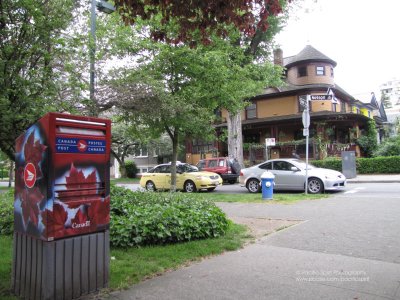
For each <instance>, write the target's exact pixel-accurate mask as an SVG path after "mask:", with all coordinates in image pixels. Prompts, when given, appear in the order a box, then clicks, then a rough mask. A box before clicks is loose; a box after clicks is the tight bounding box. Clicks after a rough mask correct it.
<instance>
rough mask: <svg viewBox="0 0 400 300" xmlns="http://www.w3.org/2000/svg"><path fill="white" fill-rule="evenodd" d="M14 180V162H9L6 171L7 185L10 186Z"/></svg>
mask: <svg viewBox="0 0 400 300" xmlns="http://www.w3.org/2000/svg"><path fill="white" fill-rule="evenodd" d="M13 181H14V162H13V161H11V163H10V170H9V172H8V187H9V188H10V187H11V186H12V182H13Z"/></svg>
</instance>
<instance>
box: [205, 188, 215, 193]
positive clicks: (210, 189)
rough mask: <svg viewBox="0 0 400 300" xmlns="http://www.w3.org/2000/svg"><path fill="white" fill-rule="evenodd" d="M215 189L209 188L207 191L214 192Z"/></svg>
mask: <svg viewBox="0 0 400 300" xmlns="http://www.w3.org/2000/svg"><path fill="white" fill-rule="evenodd" d="M213 190H215V188H208V189H207V191H209V192H212V191H213Z"/></svg>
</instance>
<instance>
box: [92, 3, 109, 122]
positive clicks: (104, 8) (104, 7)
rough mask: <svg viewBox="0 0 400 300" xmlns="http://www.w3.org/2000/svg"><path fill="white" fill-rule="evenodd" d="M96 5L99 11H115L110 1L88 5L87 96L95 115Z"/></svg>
mask: <svg viewBox="0 0 400 300" xmlns="http://www.w3.org/2000/svg"><path fill="white" fill-rule="evenodd" d="M96 7H97V8H98V10H99V11H101V12H104V13H106V14H111V13H112V12H114V11H115V7H114V6H113V5H111V4H110V3H107V0H101V1H99V2H97V0H92V2H91V7H90V41H89V54H90V55H89V59H90V67H89V72H90V81H89V90H90V94H89V98H90V106H91V108H90V115H92V116H97V109H95V107H96V94H95V78H96V75H95V73H96V69H95V60H96Z"/></svg>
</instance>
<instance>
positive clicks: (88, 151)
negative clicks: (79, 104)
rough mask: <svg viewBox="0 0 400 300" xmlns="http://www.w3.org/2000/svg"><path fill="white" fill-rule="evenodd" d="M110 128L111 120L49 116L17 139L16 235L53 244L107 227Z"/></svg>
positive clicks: (58, 115) (59, 115)
mask: <svg viewBox="0 0 400 300" xmlns="http://www.w3.org/2000/svg"><path fill="white" fill-rule="evenodd" d="M110 130H111V126H110V120H106V119H100V118H92V117H81V116H73V115H68V114H60V113H48V114H47V115H45V116H43V117H42V118H41V119H40V120H39V121H38V122H37V123H35V124H34V125H32V126H31V127H30V128H29V129H27V130H26V132H25V133H24V134H22V135H21V136H20V137H19V138H18V139H17V140H16V178H15V201H14V220H15V222H14V223H15V229H14V230H15V231H16V232H20V233H23V234H27V235H29V236H32V237H35V238H38V239H41V240H44V241H52V240H56V239H60V238H64V237H68V236H76V235H81V234H87V233H92V232H97V231H103V230H106V229H108V227H109V221H110V217H109V215H110V187H109V178H110V165H109V160H110V136H111V132H110Z"/></svg>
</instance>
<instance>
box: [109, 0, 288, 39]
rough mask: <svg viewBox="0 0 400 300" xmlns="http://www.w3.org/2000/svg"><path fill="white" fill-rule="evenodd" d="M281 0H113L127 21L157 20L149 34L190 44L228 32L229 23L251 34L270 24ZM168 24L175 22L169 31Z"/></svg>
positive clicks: (263, 29) (280, 6)
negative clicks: (270, 18) (140, 19)
mask: <svg viewBox="0 0 400 300" xmlns="http://www.w3.org/2000/svg"><path fill="white" fill-rule="evenodd" d="M285 2H286V1H282V0H250V1H240V0H231V1H218V0H192V1H182V0H163V1H131V0H116V1H115V4H116V7H117V9H118V12H119V13H120V14H121V16H122V18H123V19H124V21H125V22H126V23H131V24H133V23H135V22H136V21H137V20H138V19H139V18H142V19H144V20H154V19H157V20H160V22H158V24H157V25H158V26H157V27H152V28H151V30H152V37H153V38H155V39H156V40H163V41H168V42H171V43H179V42H185V43H186V44H187V45H191V46H193V43H196V42H195V41H196V40H199V37H200V39H201V41H202V42H203V44H208V43H209V42H210V37H211V36H212V35H213V34H217V35H219V36H221V37H223V38H225V37H227V36H228V35H229V33H228V30H227V27H229V25H232V26H234V27H235V28H238V29H239V30H240V32H242V33H243V34H244V35H245V36H253V35H255V34H256V31H257V30H259V29H261V30H262V31H264V32H265V31H266V30H267V29H268V27H269V25H270V24H269V17H270V16H275V15H277V14H279V13H281V12H282V3H285ZM171 25H174V29H175V30H173V31H171Z"/></svg>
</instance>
